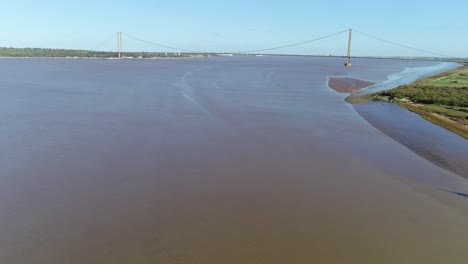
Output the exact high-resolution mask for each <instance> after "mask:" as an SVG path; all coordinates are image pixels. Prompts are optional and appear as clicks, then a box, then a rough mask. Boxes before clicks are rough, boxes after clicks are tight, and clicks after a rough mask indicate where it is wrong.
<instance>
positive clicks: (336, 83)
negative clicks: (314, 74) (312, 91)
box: [328, 77, 375, 93]
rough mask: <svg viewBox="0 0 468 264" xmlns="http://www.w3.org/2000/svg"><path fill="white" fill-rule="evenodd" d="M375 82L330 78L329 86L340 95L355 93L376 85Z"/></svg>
mask: <svg viewBox="0 0 468 264" xmlns="http://www.w3.org/2000/svg"><path fill="white" fill-rule="evenodd" d="M374 84H375V83H374V82H369V81H364V80H360V79H354V78H348V77H329V78H328V86H329V87H330V88H332V89H333V90H335V91H336V92H338V93H354V92H357V91H359V90H361V89H363V88H367V87H369V86H372V85H374Z"/></svg>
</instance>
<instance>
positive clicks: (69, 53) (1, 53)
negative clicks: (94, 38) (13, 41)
mask: <svg viewBox="0 0 468 264" xmlns="http://www.w3.org/2000/svg"><path fill="white" fill-rule="evenodd" d="M123 56H126V57H132V58H154V57H186V56H188V55H187V54H181V53H166V52H124V53H123ZM0 57H31V58H39V57H45V58H66V57H79V58H116V57H118V53H117V52H107V51H91V50H69V49H41V48H1V47H0Z"/></svg>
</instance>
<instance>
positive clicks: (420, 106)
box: [370, 66, 468, 139]
mask: <svg viewBox="0 0 468 264" xmlns="http://www.w3.org/2000/svg"><path fill="white" fill-rule="evenodd" d="M465 75H468V66H460V67H458V68H456V69H454V70H451V71H446V72H443V73H440V74H437V75H433V76H430V77H427V78H422V79H420V80H417V81H416V82H413V83H411V84H408V85H403V86H399V87H397V88H395V89H392V90H390V91H395V90H397V89H399V90H402V91H405V89H423V90H424V89H428V88H429V87H432V86H433V84H434V83H437V82H440V81H444V80H445V79H448V78H456V77H460V78H462V76H465ZM451 83H453V84H454V85H455V86H454V87H452V88H450V87H449V89H452V90H453V89H457V88H456V87H458V86H457V84H458V81H456V80H454V81H451ZM448 85H450V84H448ZM462 85H463V84H460V86H462ZM441 89H442V88H439V87H435V89H434V90H435V91H436V92H437V91H438V90H441ZM436 95H437V94H434V95H432V94H431V97H435V96H436ZM463 95H464V94H462V96H463ZM440 96H443V97H448V96H447V95H446V94H442V93H441V95H440ZM370 98H371V100H372V101H382V102H386V103H396V104H398V105H399V106H400V107H402V108H404V109H407V110H409V111H411V112H414V113H416V114H418V115H419V116H421V117H422V118H424V119H426V120H427V121H429V122H432V123H433V124H435V125H438V126H440V127H442V128H445V129H447V130H449V131H451V132H453V133H455V134H458V135H459V136H461V137H464V138H465V139H468V118H467V117H468V112H467V110H468V108H467V107H462V106H458V107H456V106H448V105H443V104H438V103H428V102H418V101H416V100H415V99H413V97H411V96H410V95H408V96H404V97H400V96H395V95H394V94H393V92H389V91H384V92H379V93H375V94H372V96H371V97H370ZM465 98H468V97H467V96H465ZM465 100H468V99H465ZM464 113H466V114H464Z"/></svg>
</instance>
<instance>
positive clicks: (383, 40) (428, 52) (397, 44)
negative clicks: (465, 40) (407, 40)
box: [353, 29, 454, 58]
mask: <svg viewBox="0 0 468 264" xmlns="http://www.w3.org/2000/svg"><path fill="white" fill-rule="evenodd" d="M353 31H354V32H357V33H359V34H361V35H364V36H366V37H369V38H373V39H376V40H379V41H382V42H386V43H389V44H393V45H396V46H400V47H402V48H406V49H411V50H416V51H419V52H423V53H427V54H432V55H436V56H441V57H445V58H454V57H453V56H448V55H444V54H440V53H435V52H431V51H427V50H422V49H418V48H415V47H411V46H407V45H403V44H399V43H396V42H393V41H390V40H386V39H383V38H379V37H376V36H373V35H370V34H367V33H364V32H361V31H358V30H355V29H354V30H353Z"/></svg>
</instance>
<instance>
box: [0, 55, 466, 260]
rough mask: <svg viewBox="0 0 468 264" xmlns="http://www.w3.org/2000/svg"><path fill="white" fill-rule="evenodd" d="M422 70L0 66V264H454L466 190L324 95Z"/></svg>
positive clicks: (205, 64)
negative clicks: (333, 80)
mask: <svg viewBox="0 0 468 264" xmlns="http://www.w3.org/2000/svg"><path fill="white" fill-rule="evenodd" d="M435 64H437V63H433V62H409V61H385V63H383V62H382V61H377V60H356V61H354V62H353V67H351V68H348V69H345V68H344V67H343V66H342V65H343V61H342V60H340V59H333V58H307V57H245V58H243V57H242V58H241V57H234V58H209V59H181V60H124V61H117V60H61V59H51V60H48V59H2V60H0V263H5V264H30V263H34V264H62V263H67V264H75V263H76V264H82V263H89V264H94V263H96V264H98V263H99V264H102V263H113V264H120V263H121V264H127V263H128V264H130V263H131V264H134V263H136V264H139V263H144V264H146V263H148V264H149V263H168V264H169V263H177V264H179V263H200V264H204V263H206V264H211V263H213V264H215V263H216V264H218V263H227V264H230V263H233V264H234V263H466V261H467V260H468V198H467V197H466V196H468V181H467V180H466V179H465V178H463V177H461V176H460V175H458V174H456V173H454V172H451V171H449V170H446V169H444V168H442V167H441V166H438V165H436V164H434V163H432V162H430V161H428V160H426V159H424V158H422V157H421V156H420V155H418V154H417V153H415V151H414V149H413V151H412V150H411V146H410V145H408V144H410V143H405V142H402V143H400V142H398V141H396V140H399V139H398V138H397V137H395V136H392V135H390V134H389V133H388V131H385V129H382V128H381V127H379V126H377V125H376V127H377V128H378V129H377V128H376V127H374V126H372V125H371V124H370V123H368V122H367V121H366V119H367V120H369V122H371V123H373V124H374V125H375V122H372V121H371V119H373V120H379V115H377V114H376V112H374V110H373V109H367V110H366V109H360V110H359V109H358V111H359V112H362V111H364V112H365V113H373V115H367V116H366V115H365V113H364V112H362V113H361V114H362V115H363V116H364V117H366V119H364V118H363V117H361V115H360V114H359V113H358V112H357V111H356V110H355V109H354V107H353V106H352V105H349V104H347V103H346V102H344V100H343V99H344V97H345V96H346V95H345V94H339V93H336V92H335V91H333V90H332V89H330V88H329V87H328V86H327V82H328V77H329V76H338V77H340V76H343V77H352V78H357V79H363V80H368V81H372V82H376V83H379V82H383V81H385V80H387V79H388V76H389V75H391V74H398V73H401V72H403V71H404V70H405V69H406V68H418V67H428V66H433V65H435ZM366 111H367V112H366ZM386 114H387V112H385V111H381V115H386ZM385 118H389V117H385ZM379 129H380V130H379ZM401 129H406V130H408V131H409V130H410V129H411V128H410V127H406V128H404V127H403V128H401ZM382 131H383V132H382ZM398 131H400V130H398ZM400 132H401V131H400ZM434 133H436V134H437V132H434ZM400 134H401V135H403V136H404V135H405V133H404V132H401V133H400ZM394 139H396V140H394ZM454 140H455V141H456V139H454ZM399 141H401V140H399ZM456 142H461V143H457V144H459V145H462V147H463V144H464V146H465V147H466V144H467V143H466V142H467V141H456ZM421 144H423V143H421ZM465 149H466V148H465ZM462 151H463V150H462Z"/></svg>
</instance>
